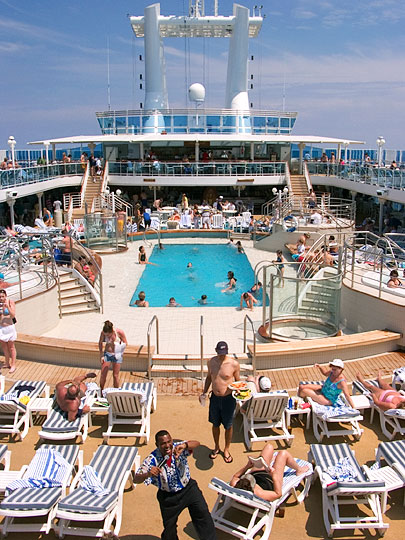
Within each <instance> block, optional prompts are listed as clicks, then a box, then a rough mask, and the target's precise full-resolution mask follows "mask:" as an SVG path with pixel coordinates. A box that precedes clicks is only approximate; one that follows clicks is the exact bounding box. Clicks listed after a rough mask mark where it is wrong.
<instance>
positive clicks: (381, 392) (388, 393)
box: [357, 371, 405, 411]
mask: <svg viewBox="0 0 405 540" xmlns="http://www.w3.org/2000/svg"><path fill="white" fill-rule="evenodd" d="M357 378H358V379H359V381H360V382H361V383H363V385H364V386H365V387H366V388H367V390H370V392H371V397H372V398H373V401H374V403H375V404H376V405H377V407H379V408H380V409H382V410H383V411H388V410H389V409H405V396H404V395H403V394H401V393H400V392H397V391H396V390H394V388H392V386H391V385H390V384H388V383H386V382H384V381H383V380H382V377H381V372H380V371H379V372H378V377H377V382H378V386H374V385H373V384H370V383H368V382H367V381H365V380H364V379H363V377H362V376H361V375H360V373H357Z"/></svg>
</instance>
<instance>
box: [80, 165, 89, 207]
mask: <svg viewBox="0 0 405 540" xmlns="http://www.w3.org/2000/svg"><path fill="white" fill-rule="evenodd" d="M89 176H90V163H89V162H87V164H86V168H85V170H84V174H83V178H82V187H81V189H80V208H83V206H84V200H85V194H86V189H87V182H88V180H89Z"/></svg>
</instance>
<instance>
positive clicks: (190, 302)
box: [130, 244, 254, 307]
mask: <svg viewBox="0 0 405 540" xmlns="http://www.w3.org/2000/svg"><path fill="white" fill-rule="evenodd" d="M149 262H152V263H155V264H156V265H157V266H152V265H149V264H148V265H146V268H145V270H144V272H143V273H142V277H141V279H140V281H139V283H138V287H137V288H136V291H135V293H134V295H133V296H132V298H131V302H130V303H133V302H135V300H136V299H137V298H138V293H139V292H140V291H145V293H146V300H148V301H149V304H150V306H152V307H164V306H166V305H167V304H168V303H169V298H170V297H172V296H174V298H175V299H176V302H178V303H179V304H181V305H182V306H183V307H198V306H200V304H199V303H198V300H199V299H200V298H201V295H203V294H206V295H207V302H208V303H207V304H206V305H205V306H204V307H210V306H211V307H213V306H234V307H236V306H238V305H239V303H240V295H241V294H242V293H243V292H245V291H247V290H249V289H250V288H251V287H252V285H253V284H254V272H253V269H252V267H251V266H250V263H249V261H248V259H247V257H246V255H245V254H244V253H238V250H237V249H236V248H235V247H234V246H231V245H226V244H203V245H202V244H185V245H181V244H170V245H165V246H164V249H163V250H160V249H158V248H157V246H155V247H154V248H153V252H152V254H151V256H150V258H149ZM189 262H191V263H192V265H193V266H192V268H187V264H188V263H189ZM229 270H230V271H232V272H234V274H235V277H236V279H237V281H236V289H235V290H233V291H232V292H226V293H223V292H221V289H224V288H225V287H226V284H227V282H228V280H227V273H228V271H229Z"/></svg>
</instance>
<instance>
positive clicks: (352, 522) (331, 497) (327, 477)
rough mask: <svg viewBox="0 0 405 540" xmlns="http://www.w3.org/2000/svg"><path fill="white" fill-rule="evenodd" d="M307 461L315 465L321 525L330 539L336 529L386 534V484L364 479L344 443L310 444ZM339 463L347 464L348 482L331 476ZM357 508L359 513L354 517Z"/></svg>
mask: <svg viewBox="0 0 405 540" xmlns="http://www.w3.org/2000/svg"><path fill="white" fill-rule="evenodd" d="M308 461H314V462H315V473H316V475H317V476H319V480H320V482H321V487H322V513H323V522H324V525H325V529H326V532H327V534H328V536H329V537H331V536H332V535H333V531H335V530H347V529H376V530H378V532H379V533H380V534H381V535H383V534H384V533H385V530H386V529H387V528H388V527H389V525H388V523H384V521H383V514H382V508H381V497H382V496H383V494H384V491H385V483H384V482H380V481H373V480H371V479H370V478H369V477H368V476H367V473H366V471H364V470H363V469H362V468H361V467H360V465H359V463H358V461H357V460H356V458H355V456H354V452H353V451H352V450H351V449H350V447H349V446H348V445H347V444H346V443H343V444H334V445H328V444H311V448H310V451H309V454H308ZM340 463H347V464H348V465H349V467H350V470H351V472H352V475H353V476H352V478H351V481H347V480H346V481H345V479H342V480H339V479H337V480H336V479H334V477H332V476H331V473H332V470H333V469H335V468H336V466H337V464H340ZM358 505H361V510H360V512H359V514H358V515H357V510H358V508H357V507H358ZM343 506H346V507H347V508H349V507H351V508H353V511H354V512H356V515H346V512H344V513H342V510H343ZM364 507H366V508H367V511H366V512H365V511H364ZM350 513H351V512H350Z"/></svg>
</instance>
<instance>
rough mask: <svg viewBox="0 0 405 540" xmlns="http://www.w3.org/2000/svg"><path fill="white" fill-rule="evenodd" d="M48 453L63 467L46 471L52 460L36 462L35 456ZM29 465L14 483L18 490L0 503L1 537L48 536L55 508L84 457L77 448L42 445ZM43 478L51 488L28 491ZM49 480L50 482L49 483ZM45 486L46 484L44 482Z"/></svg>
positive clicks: (73, 446)
mask: <svg viewBox="0 0 405 540" xmlns="http://www.w3.org/2000/svg"><path fill="white" fill-rule="evenodd" d="M44 450H45V451H46V450H49V451H51V452H54V453H55V454H58V456H61V457H62V458H63V464H62V465H61V464H60V463H57V462H55V463H57V466H55V467H52V466H51V467H48V465H49V463H50V461H49V459H53V458H52V457H51V458H49V459H48V460H45V461H42V462H41V461H38V460H36V457H39V454H38V452H43V451H44ZM36 457H35V456H34V458H33V460H32V461H31V464H30V465H29V466H28V467H26V468H25V469H23V472H22V475H21V477H20V479H19V480H16V481H17V482H20V483H21V487H16V489H14V490H13V491H12V492H11V493H10V494H9V495H7V496H6V497H5V498H4V499H3V500H2V502H1V503H0V516H4V518H5V519H4V520H3V522H2V523H1V525H0V532H1V535H2V536H7V534H8V533H9V532H20V533H23V532H43V533H45V534H48V533H49V531H50V530H51V528H52V522H53V519H54V517H55V512H56V505H57V503H58V501H59V500H60V499H61V498H62V497H63V496H64V495H65V494H66V488H67V485H68V484H69V482H70V480H71V478H72V475H73V470H74V467H75V465H76V464H78V466H79V467H80V464H81V463H82V460H83V456H82V452H81V451H79V447H78V446H77V445H64V446H51V445H43V446H41V448H40V449H39V450H38V451H37V454H36ZM44 471H47V472H44ZM44 477H46V478H47V479H49V485H50V486H51V487H31V486H32V479H33V478H36V479H38V478H40V479H41V480H40V481H39V482H40V483H41V481H43V479H44ZM51 478H52V482H51ZM47 483H48V482H47Z"/></svg>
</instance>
